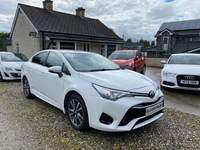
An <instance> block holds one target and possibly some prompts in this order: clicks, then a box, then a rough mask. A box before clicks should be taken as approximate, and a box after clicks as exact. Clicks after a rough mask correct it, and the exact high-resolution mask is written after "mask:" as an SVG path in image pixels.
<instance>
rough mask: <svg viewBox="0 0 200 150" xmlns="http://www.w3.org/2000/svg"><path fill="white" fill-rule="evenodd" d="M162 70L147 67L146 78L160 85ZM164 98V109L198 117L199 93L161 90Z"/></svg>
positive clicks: (199, 114) (199, 111)
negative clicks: (171, 109)
mask: <svg viewBox="0 0 200 150" xmlns="http://www.w3.org/2000/svg"><path fill="white" fill-rule="evenodd" d="M161 69H162V68H153V67H148V68H147V72H146V76H148V77H149V78H151V79H152V80H153V81H155V82H156V83H157V84H158V85H160V76H161V75H160V73H161ZM161 90H162V92H163V94H164V96H165V107H167V108H173V109H176V110H179V111H182V112H186V113H190V114H194V115H198V116H200V92H195V91H185V90H172V89H166V88H162V89H161Z"/></svg>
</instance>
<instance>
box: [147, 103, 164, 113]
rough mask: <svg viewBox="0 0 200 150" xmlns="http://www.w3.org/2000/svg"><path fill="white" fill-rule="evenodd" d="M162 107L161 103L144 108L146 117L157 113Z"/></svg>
mask: <svg viewBox="0 0 200 150" xmlns="http://www.w3.org/2000/svg"><path fill="white" fill-rule="evenodd" d="M162 107H163V102H161V103H159V104H156V105H154V106H151V107H148V108H146V116H148V115H150V114H152V113H155V112H157V111H159V110H160V109H161V108H162Z"/></svg>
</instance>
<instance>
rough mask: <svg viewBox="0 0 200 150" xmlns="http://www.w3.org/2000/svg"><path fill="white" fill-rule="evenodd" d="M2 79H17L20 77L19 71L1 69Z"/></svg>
mask: <svg viewBox="0 0 200 150" xmlns="http://www.w3.org/2000/svg"><path fill="white" fill-rule="evenodd" d="M1 74H2V76H3V79H4V80H18V79H21V71H5V70H4V71H2V72H1Z"/></svg>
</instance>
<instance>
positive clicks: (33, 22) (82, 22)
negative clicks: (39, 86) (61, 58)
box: [7, 0, 122, 57]
mask: <svg viewBox="0 0 200 150" xmlns="http://www.w3.org/2000/svg"><path fill="white" fill-rule="evenodd" d="M10 39H11V43H12V45H10V46H7V49H8V51H13V52H21V53H24V54H25V55H26V56H28V57H31V56H32V55H33V54H35V53H36V52H38V51H40V50H44V49H68V50H82V51H91V52H96V53H99V54H102V55H104V56H108V55H109V54H110V53H112V52H113V51H114V50H116V49H121V41H122V39H121V38H120V37H119V36H117V35H116V34H115V33H114V32H113V31H112V30H110V29H109V28H108V27H106V26H105V25H104V24H103V23H102V22H101V21H99V20H98V19H93V18H87V17H85V9H84V8H82V7H80V8H78V9H76V15H73V14H68V13H63V12H58V11H54V10H53V1H51V0H45V1H43V8H38V7H33V6H28V5H24V4H18V6H17V10H16V13H15V18H14V21H13V24H12V28H11V32H10Z"/></svg>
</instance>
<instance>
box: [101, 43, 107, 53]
mask: <svg viewBox="0 0 200 150" xmlns="http://www.w3.org/2000/svg"><path fill="white" fill-rule="evenodd" d="M105 54H106V48H105V45H101V55H102V56H105Z"/></svg>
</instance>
